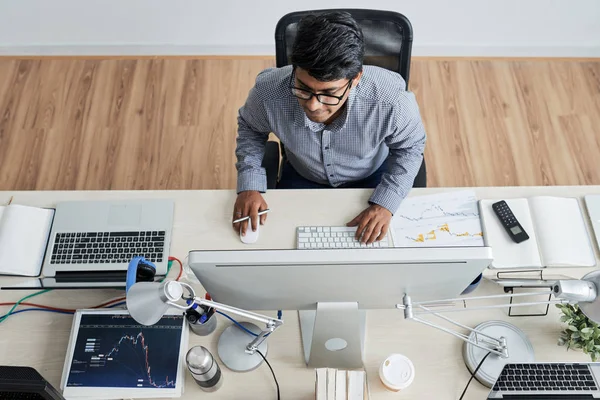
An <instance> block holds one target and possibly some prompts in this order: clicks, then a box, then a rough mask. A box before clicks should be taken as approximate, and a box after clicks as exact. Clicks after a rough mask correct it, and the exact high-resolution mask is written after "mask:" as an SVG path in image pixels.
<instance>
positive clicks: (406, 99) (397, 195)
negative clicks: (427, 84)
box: [369, 92, 426, 214]
mask: <svg viewBox="0 0 600 400" xmlns="http://www.w3.org/2000/svg"><path fill="white" fill-rule="evenodd" d="M398 100H399V106H398V110H397V113H396V129H395V130H394V132H393V133H392V134H391V135H389V136H388V137H386V139H385V141H386V144H387V146H388V147H389V149H390V155H389V157H388V159H387V160H386V162H387V163H388V170H387V172H386V173H384V174H383V175H382V177H381V182H380V183H379V185H378V186H377V187H376V188H375V191H374V192H373V194H372V195H371V198H370V199H369V202H371V203H375V204H379V205H380V206H382V207H385V208H386V209H388V210H389V211H390V212H391V213H392V214H395V213H396V211H397V210H398V207H400V203H401V202H402V200H404V198H405V197H406V196H407V195H408V192H409V191H410V189H411V188H412V185H413V182H414V180H415V177H416V176H417V173H418V172H419V168H420V167H421V163H422V162H423V151H424V150H425V141H426V134H425V128H424V127H423V121H422V120H421V114H420V113H419V106H418V105H417V100H416V99H415V96H414V94H413V93H411V92H402V94H401V95H400V97H399V99H398Z"/></svg>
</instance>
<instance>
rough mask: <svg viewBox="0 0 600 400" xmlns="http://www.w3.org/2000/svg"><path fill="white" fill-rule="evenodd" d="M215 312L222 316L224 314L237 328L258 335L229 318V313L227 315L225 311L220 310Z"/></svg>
mask: <svg viewBox="0 0 600 400" xmlns="http://www.w3.org/2000/svg"><path fill="white" fill-rule="evenodd" d="M217 314H221V315H222V316H224V317H225V318H227V319H228V320H230V321H231V322H233V323H234V324H236V325H237V327H238V328H240V329H241V330H244V331H246V332H247V333H249V334H251V335H252V336H258V335H257V334H256V333H254V332H252V331H251V330H249V329H247V328H246V327H245V326H244V325H242V324H240V323H239V322H237V321H236V320H235V319H233V318H231V317H230V316H229V315H227V314H225V313H223V312H221V311H217Z"/></svg>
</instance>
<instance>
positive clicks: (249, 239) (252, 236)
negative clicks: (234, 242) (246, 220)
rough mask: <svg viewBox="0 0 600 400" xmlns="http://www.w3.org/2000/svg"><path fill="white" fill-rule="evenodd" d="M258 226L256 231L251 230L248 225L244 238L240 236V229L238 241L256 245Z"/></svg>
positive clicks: (258, 225)
mask: <svg viewBox="0 0 600 400" xmlns="http://www.w3.org/2000/svg"><path fill="white" fill-rule="evenodd" d="M259 227H260V224H257V225H256V231H253V230H252V226H251V225H250V224H248V226H247V227H246V236H242V230H241V229H240V240H241V241H242V243H246V244H252V243H256V241H257V240H258V230H259V229H260V228H259Z"/></svg>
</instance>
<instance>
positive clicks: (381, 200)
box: [369, 185, 403, 215]
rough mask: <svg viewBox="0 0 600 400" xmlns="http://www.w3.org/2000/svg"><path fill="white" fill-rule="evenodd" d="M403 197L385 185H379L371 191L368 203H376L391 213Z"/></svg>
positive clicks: (396, 208) (398, 205) (395, 209)
mask: <svg viewBox="0 0 600 400" xmlns="http://www.w3.org/2000/svg"><path fill="white" fill-rule="evenodd" d="M402 199H403V197H402V196H400V195H399V194H398V193H396V192H394V191H393V190H391V189H389V188H386V187H385V186H382V185H379V186H377V187H376V188H375V190H374V191H373V194H372V195H371V198H370V199H369V203H370V204H377V205H379V206H381V207H383V208H385V209H387V210H388V211H389V212H390V213H391V214H392V215H394V213H395V212H396V211H397V210H398V207H400V203H401V202H402Z"/></svg>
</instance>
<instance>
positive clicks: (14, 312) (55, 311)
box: [0, 308, 73, 319]
mask: <svg viewBox="0 0 600 400" xmlns="http://www.w3.org/2000/svg"><path fill="white" fill-rule="evenodd" d="M25 311H46V312H52V313H57V314H68V315H72V314H73V313H72V312H70V311H59V310H47V309H45V308H24V309H22V310H18V311H13V312H12V313H10V314H4V315H2V316H0V318H3V319H6V318H7V317H10V316H11V315H15V314H19V313H22V312H25Z"/></svg>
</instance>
